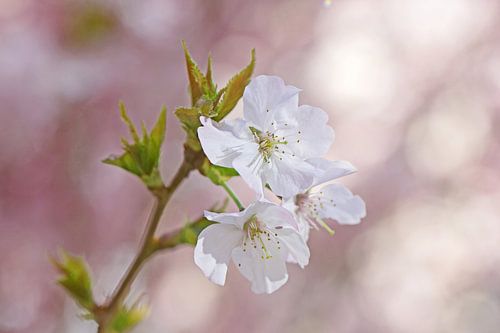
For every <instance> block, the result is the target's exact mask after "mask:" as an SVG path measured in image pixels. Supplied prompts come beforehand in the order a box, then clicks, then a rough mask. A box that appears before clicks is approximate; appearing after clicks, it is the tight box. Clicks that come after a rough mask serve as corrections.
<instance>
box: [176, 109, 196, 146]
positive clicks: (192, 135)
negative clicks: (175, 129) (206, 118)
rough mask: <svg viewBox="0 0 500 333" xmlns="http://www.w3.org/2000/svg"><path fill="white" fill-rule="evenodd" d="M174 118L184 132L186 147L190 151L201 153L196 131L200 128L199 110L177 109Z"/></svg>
mask: <svg viewBox="0 0 500 333" xmlns="http://www.w3.org/2000/svg"><path fill="white" fill-rule="evenodd" d="M175 116H176V117H177V119H179V121H180V122H181V124H182V128H183V129H184V131H186V135H187V137H186V145H187V146H188V147H189V148H191V149H192V150H194V151H196V152H198V151H201V145H200V141H199V140H198V134H197V130H198V127H200V126H201V123H200V116H201V111H200V109H199V108H182V107H181V108H177V109H176V110H175Z"/></svg>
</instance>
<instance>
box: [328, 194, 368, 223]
mask: <svg viewBox="0 0 500 333" xmlns="http://www.w3.org/2000/svg"><path fill="white" fill-rule="evenodd" d="M321 192H323V197H324V202H325V203H324V205H323V207H324V208H323V209H322V210H320V212H319V213H320V214H321V217H322V218H323V219H332V220H336V221H337V222H338V223H339V224H351V225H352V224H358V223H359V222H361V219H362V218H363V217H365V216H366V206H365V202H364V201H363V199H361V198H360V197H359V196H358V195H353V194H352V192H351V191H349V190H348V189H347V188H346V187H345V186H343V185H340V184H330V185H327V186H325V187H323V188H322V189H321Z"/></svg>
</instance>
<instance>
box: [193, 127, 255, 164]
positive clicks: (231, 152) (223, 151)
mask: <svg viewBox="0 0 500 333" xmlns="http://www.w3.org/2000/svg"><path fill="white" fill-rule="evenodd" d="M200 121H201V123H202V125H203V126H200V127H199V128H198V137H199V139H200V142H201V146H202V148H203V151H204V152H205V155H207V157H208V159H209V160H210V162H212V163H213V164H216V165H220V166H224V167H232V162H233V161H234V159H235V158H236V157H238V156H239V155H240V154H241V152H242V150H244V146H245V145H246V144H248V143H249V141H248V140H245V139H241V138H238V137H237V136H235V135H234V133H233V132H232V129H231V127H230V125H228V124H224V125H222V126H221V125H219V124H217V123H216V122H214V121H212V120H211V119H208V118H205V117H200Z"/></svg>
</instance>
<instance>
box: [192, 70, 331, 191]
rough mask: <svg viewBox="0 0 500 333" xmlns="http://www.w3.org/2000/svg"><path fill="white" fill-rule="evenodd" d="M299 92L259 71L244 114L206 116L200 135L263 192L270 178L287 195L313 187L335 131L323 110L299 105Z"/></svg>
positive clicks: (216, 158) (218, 158)
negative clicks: (214, 118) (222, 119)
mask: <svg viewBox="0 0 500 333" xmlns="http://www.w3.org/2000/svg"><path fill="white" fill-rule="evenodd" d="M298 92H299V89H297V88H295V87H293V86H287V85H285V83H284V82H283V80H282V79H280V78H278V77H276V76H264V75H263V76H258V77H256V78H255V79H253V80H252V81H251V82H250V84H249V85H248V86H247V87H246V89H245V93H244V95H243V103H244V119H238V120H235V121H227V122H221V123H216V122H214V121H212V120H211V119H208V118H203V117H202V118H201V122H202V125H203V126H201V127H200V128H199V129H198V137H199V139H200V142H201V145H202V148H203V150H204V152H205V154H206V155H207V157H208V159H209V160H210V162H212V163H213V164H216V165H220V166H224V167H232V168H235V169H236V170H237V171H238V172H239V174H240V175H241V177H242V178H243V179H244V180H245V181H246V183H247V184H248V185H249V186H250V187H251V188H252V189H253V190H255V191H256V192H257V194H258V196H259V197H262V196H263V187H264V185H266V184H267V185H269V186H270V188H271V190H272V191H273V192H274V193H275V194H276V195H278V196H282V197H285V198H287V197H291V196H293V195H295V194H297V193H301V192H303V191H305V190H306V189H308V188H309V187H311V185H312V183H313V182H314V180H315V175H316V174H318V173H321V172H319V171H318V170H317V167H316V166H315V164H323V163H322V162H321V161H320V162H318V159H319V160H321V156H322V155H324V154H325V153H326V152H327V151H328V149H329V148H330V146H331V144H332V143H333V139H334V132H333V129H332V128H331V127H330V126H328V124H327V121H328V115H327V114H326V113H325V112H324V111H323V110H321V109H319V108H315V107H312V106H308V105H302V106H298ZM324 162H325V163H327V162H326V160H325V161H324Z"/></svg>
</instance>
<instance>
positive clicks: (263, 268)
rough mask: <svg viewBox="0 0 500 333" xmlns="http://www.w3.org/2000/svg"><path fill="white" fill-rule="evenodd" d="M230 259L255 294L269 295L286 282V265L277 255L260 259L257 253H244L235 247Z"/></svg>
mask: <svg viewBox="0 0 500 333" xmlns="http://www.w3.org/2000/svg"><path fill="white" fill-rule="evenodd" d="M232 257H233V261H234V263H235V264H236V266H237V267H238V269H239V271H240V272H241V274H242V275H243V276H244V277H245V278H246V279H247V280H249V281H250V282H251V283H252V291H253V292H254V293H256V294H262V293H267V294H270V293H272V292H274V291H276V290H277V289H279V288H280V287H281V286H283V285H284V284H285V283H286V282H287V281H288V273H287V270H286V263H285V260H283V258H282V257H281V256H280V255H279V253H273V255H272V257H270V258H268V259H262V258H261V257H260V253H258V252H257V251H246V252H244V251H243V249H242V248H241V247H237V248H235V249H234V250H233V253H232Z"/></svg>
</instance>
